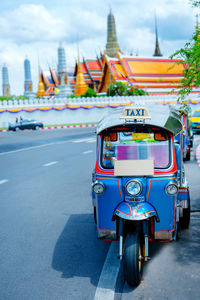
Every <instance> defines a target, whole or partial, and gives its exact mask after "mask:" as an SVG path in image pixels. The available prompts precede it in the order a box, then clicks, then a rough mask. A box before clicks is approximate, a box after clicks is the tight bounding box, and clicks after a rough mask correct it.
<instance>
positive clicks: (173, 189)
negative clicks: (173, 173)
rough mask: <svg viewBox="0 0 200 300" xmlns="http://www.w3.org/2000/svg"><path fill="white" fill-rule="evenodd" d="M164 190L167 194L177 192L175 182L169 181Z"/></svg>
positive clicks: (171, 194)
mask: <svg viewBox="0 0 200 300" xmlns="http://www.w3.org/2000/svg"><path fill="white" fill-rule="evenodd" d="M165 190H166V193H167V194H168V195H170V196H173V195H175V194H177V193H178V186H177V185H176V184H175V183H169V184H168V185H167V186H166V188H165Z"/></svg>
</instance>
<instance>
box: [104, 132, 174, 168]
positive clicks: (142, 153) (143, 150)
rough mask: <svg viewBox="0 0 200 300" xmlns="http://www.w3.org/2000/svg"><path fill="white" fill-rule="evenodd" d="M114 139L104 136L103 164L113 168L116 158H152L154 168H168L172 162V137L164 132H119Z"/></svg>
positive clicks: (105, 166)
mask: <svg viewBox="0 0 200 300" xmlns="http://www.w3.org/2000/svg"><path fill="white" fill-rule="evenodd" d="M115 134H116V137H115V139H113V138H112V137H111V136H110V134H108V135H105V136H104V137H103V147H102V166H103V167H104V168H108V169H112V168H113V167H114V160H115V159H116V160H139V159H152V160H153V161H154V168H167V167H168V166H169V164H170V154H169V149H170V138H169V136H168V135H166V134H164V135H163V134H162V133H158V134H155V133H134V132H118V133H115Z"/></svg>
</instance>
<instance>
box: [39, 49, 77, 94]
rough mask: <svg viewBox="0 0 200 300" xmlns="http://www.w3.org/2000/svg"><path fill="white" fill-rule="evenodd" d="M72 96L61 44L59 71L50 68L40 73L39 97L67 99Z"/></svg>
mask: <svg viewBox="0 0 200 300" xmlns="http://www.w3.org/2000/svg"><path fill="white" fill-rule="evenodd" d="M71 94H72V87H71V84H70V80H68V72H67V67H66V59H65V50H64V48H63V47H62V45H61V44H60V45H59V47H58V66H57V69H54V68H52V69H51V68H49V70H47V71H41V70H40V71H39V84H38V91H37V96H54V95H56V97H59V98H63V97H64V98H65V97H67V96H69V95H71Z"/></svg>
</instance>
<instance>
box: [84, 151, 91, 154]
mask: <svg viewBox="0 0 200 300" xmlns="http://www.w3.org/2000/svg"><path fill="white" fill-rule="evenodd" d="M92 152H93V151H92V150H88V151H84V152H83V154H88V153H92Z"/></svg>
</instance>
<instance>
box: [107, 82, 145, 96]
mask: <svg viewBox="0 0 200 300" xmlns="http://www.w3.org/2000/svg"><path fill="white" fill-rule="evenodd" d="M131 95H134V96H139V95H147V93H146V92H145V91H143V90H141V89H138V88H136V87H130V86H127V85H126V84H123V83H122V82H114V83H113V84H111V85H110V86H109V88H108V91H107V96H131Z"/></svg>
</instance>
